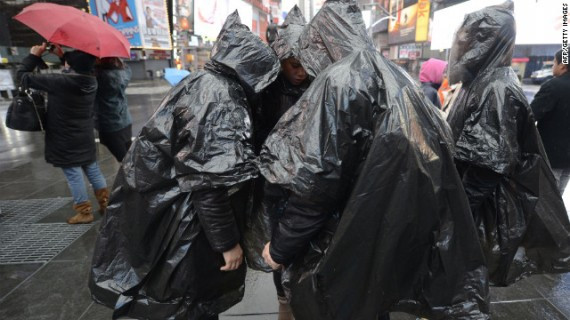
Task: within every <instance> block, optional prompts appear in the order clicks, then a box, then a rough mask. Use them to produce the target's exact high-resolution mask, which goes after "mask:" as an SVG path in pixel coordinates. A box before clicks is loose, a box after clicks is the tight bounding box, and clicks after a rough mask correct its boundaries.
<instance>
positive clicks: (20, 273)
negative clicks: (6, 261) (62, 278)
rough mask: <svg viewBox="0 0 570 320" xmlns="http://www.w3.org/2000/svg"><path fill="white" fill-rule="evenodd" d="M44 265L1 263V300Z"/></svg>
mask: <svg viewBox="0 0 570 320" xmlns="http://www.w3.org/2000/svg"><path fill="white" fill-rule="evenodd" d="M42 265H43V264H42V263H33V264H10V265H0V301H1V300H2V298H4V296H6V295H7V294H8V293H9V292H10V291H12V290H13V289H14V288H16V287H17V286H18V285H20V284H21V283H22V281H24V280H26V279H27V278H28V277H29V276H30V275H32V274H33V273H34V272H35V271H36V270H38V269H39V268H40V267H41V266H42Z"/></svg>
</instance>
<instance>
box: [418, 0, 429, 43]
mask: <svg viewBox="0 0 570 320" xmlns="http://www.w3.org/2000/svg"><path fill="white" fill-rule="evenodd" d="M417 7H418V9H417V18H416V19H417V22H416V42H424V41H427V40H428V33H429V14H430V12H429V11H430V10H429V9H430V3H429V0H419V1H418V5H417Z"/></svg>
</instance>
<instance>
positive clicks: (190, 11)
mask: <svg viewBox="0 0 570 320" xmlns="http://www.w3.org/2000/svg"><path fill="white" fill-rule="evenodd" d="M175 3H176V7H175V9H174V12H175V15H176V25H175V26H174V28H176V30H178V31H188V32H190V33H193V32H194V0H176V2H175Z"/></svg>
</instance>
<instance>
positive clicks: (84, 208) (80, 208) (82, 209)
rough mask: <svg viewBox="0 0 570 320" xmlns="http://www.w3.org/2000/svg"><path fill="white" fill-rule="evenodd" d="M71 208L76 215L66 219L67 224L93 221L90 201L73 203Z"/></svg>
mask: <svg viewBox="0 0 570 320" xmlns="http://www.w3.org/2000/svg"><path fill="white" fill-rule="evenodd" d="M73 210H75V212H77V214H76V215H74V216H73V217H71V218H69V219H67V223H69V224H78V223H91V222H93V219H94V217H93V213H91V202H90V201H85V202H82V203H80V204H74V205H73Z"/></svg>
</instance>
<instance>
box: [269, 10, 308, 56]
mask: <svg viewBox="0 0 570 320" xmlns="http://www.w3.org/2000/svg"><path fill="white" fill-rule="evenodd" d="M305 24H306V22H305V17H304V16H303V13H302V12H301V9H299V7H297V5H295V6H293V8H292V9H291V10H290V11H289V13H288V14H287V17H286V18H285V21H283V24H282V25H281V26H280V27H279V28H278V29H277V31H278V32H277V38H276V39H275V41H274V42H273V43H271V48H273V50H274V51H275V53H276V54H277V57H278V58H279V60H280V61H283V60H285V59H287V58H291V57H296V56H297V55H298V52H297V50H298V41H299V37H300V36H301V33H302V32H303V28H304V27H305Z"/></svg>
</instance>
